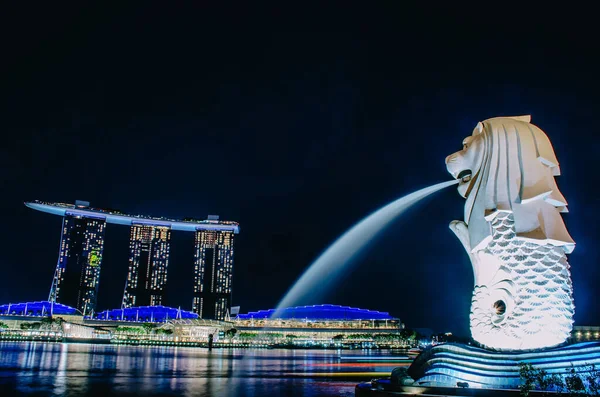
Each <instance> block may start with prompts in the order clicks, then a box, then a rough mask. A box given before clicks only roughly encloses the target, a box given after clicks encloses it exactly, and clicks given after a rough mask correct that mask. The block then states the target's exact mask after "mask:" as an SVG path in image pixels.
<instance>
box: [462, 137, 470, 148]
mask: <svg viewBox="0 0 600 397" xmlns="http://www.w3.org/2000/svg"><path fill="white" fill-rule="evenodd" d="M471 139H472V138H471V137H470V136H469V137H466V138H465V139H463V142H462V144H463V150H465V149H466V148H468V147H469V143H471Z"/></svg>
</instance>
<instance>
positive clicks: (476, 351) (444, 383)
mask: <svg viewBox="0 0 600 397" xmlns="http://www.w3.org/2000/svg"><path fill="white" fill-rule="evenodd" d="M521 363H528V364H531V365H533V367H534V368H536V369H543V370H544V371H546V372H547V373H548V374H549V375H552V374H558V375H561V376H565V375H567V374H568V372H569V371H570V370H571V369H572V368H575V370H577V371H578V372H581V371H585V370H586V369H589V367H590V365H592V364H593V365H595V366H596V368H600V342H583V343H577V344H573V345H566V346H562V347H556V348H551V349H544V350H536V351H528V352H497V351H491V350H485V349H481V348H478V347H474V346H470V345H464V344H458V343H445V344H441V345H437V346H434V347H431V348H429V349H427V350H425V351H423V352H422V353H421V354H420V355H419V356H418V357H417V358H416V359H415V361H413V363H412V365H411V366H410V367H409V368H408V370H406V369H404V368H397V369H395V370H394V371H392V374H391V376H390V377H389V378H385V379H379V380H373V381H371V382H365V383H361V384H359V385H357V387H356V394H355V395H356V396H393V395H400V394H415V395H418V394H429V395H440V396H442V395H443V396H471V397H477V396H479V395H480V394H481V393H483V394H481V396H485V397H490V396H492V397H494V396H493V395H494V394H498V396H506V395H507V394H506V393H509V394H514V395H515V397H517V396H518V395H519V386H520V385H521V378H520V374H519V370H520V368H519V364H521ZM531 394H532V395H537V394H540V395H542V394H543V392H541V391H532V392H531Z"/></svg>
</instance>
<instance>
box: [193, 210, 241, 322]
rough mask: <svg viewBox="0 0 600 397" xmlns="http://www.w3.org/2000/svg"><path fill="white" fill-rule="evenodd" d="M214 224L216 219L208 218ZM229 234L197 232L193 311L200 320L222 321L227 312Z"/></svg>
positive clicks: (230, 260)
mask: <svg viewBox="0 0 600 397" xmlns="http://www.w3.org/2000/svg"><path fill="white" fill-rule="evenodd" d="M209 220H212V221H214V222H218V217H215V216H212V219H211V217H209ZM233 237H234V231H233V230H198V231H197V232H196V238H195V250H194V300H193V309H192V310H193V311H194V313H198V315H199V316H200V317H201V318H205V319H212V320H225V319H226V318H227V317H228V315H229V310H230V308H231V291H232V279H233Z"/></svg>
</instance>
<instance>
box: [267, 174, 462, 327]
mask: <svg viewBox="0 0 600 397" xmlns="http://www.w3.org/2000/svg"><path fill="white" fill-rule="evenodd" d="M458 182H460V180H452V181H448V182H442V183H438V184H436V185H432V186H429V187H426V188H424V189H421V190H418V191H416V192H414V193H411V194H408V195H406V196H404V197H402V198H399V199H398V200H395V201H393V202H391V203H389V204H387V205H386V206H384V207H382V208H380V209H378V210H377V211H375V212H373V213H372V214H371V215H369V216H367V217H366V218H364V219H363V220H361V221H360V222H359V223H357V224H356V225H354V226H353V227H352V228H351V229H350V230H348V231H347V232H346V233H344V234H343V235H342V236H341V237H340V238H338V239H337V240H336V241H335V242H334V243H333V244H331V245H330V246H329V248H327V250H326V251H325V252H323V254H321V256H319V257H318V258H317V260H316V261H314V262H313V263H312V264H311V265H310V267H309V268H308V269H307V270H306V271H305V272H304V274H303V275H302V277H300V278H299V279H298V281H296V283H295V284H294V286H293V287H292V288H291V289H290V290H289V291H288V293H287V294H286V295H285V296H284V297H283V299H282V300H281V302H279V305H277V310H276V311H275V313H274V314H273V316H274V317H275V316H277V315H278V313H279V311H280V310H281V309H284V308H286V307H290V306H295V305H298V304H300V303H301V302H306V301H314V298H315V297H316V296H317V295H319V294H320V293H323V292H325V290H326V288H325V287H326V284H327V283H328V282H333V281H334V280H335V279H336V278H337V276H338V275H339V274H340V272H341V271H342V270H343V269H344V268H345V267H346V265H347V264H348V263H350V262H351V261H352V259H353V258H354V256H355V255H356V254H358V252H359V251H361V250H362V249H363V248H364V247H365V246H366V245H367V244H368V243H369V242H370V241H371V240H373V239H374V238H375V237H376V236H377V234H378V233H379V232H381V231H382V230H383V229H384V228H385V227H386V226H387V225H389V224H390V223H391V222H392V221H393V220H394V219H395V218H396V217H397V216H398V215H400V214H401V213H403V212H404V211H405V210H406V209H408V208H409V207H410V206H412V205H413V204H415V203H416V202H418V201H419V200H422V199H424V198H425V197H427V196H429V195H430V194H433V193H435V192H437V191H438V190H441V189H443V188H445V187H448V186H451V185H455V184H457V183H458Z"/></svg>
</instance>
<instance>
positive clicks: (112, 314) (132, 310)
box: [94, 306, 198, 323]
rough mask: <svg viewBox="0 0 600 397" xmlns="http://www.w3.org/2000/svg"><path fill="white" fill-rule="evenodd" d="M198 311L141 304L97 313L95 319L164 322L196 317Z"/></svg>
mask: <svg viewBox="0 0 600 397" xmlns="http://www.w3.org/2000/svg"><path fill="white" fill-rule="evenodd" d="M196 318H198V315H197V314H196V313H192V312H189V311H187V310H181V309H176V308H173V307H166V306H139V307H128V308H125V309H112V310H105V311H103V312H99V313H96V315H95V316H94V320H105V321H134V322H140V323H146V322H151V323H164V322H166V321H169V320H175V319H196Z"/></svg>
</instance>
